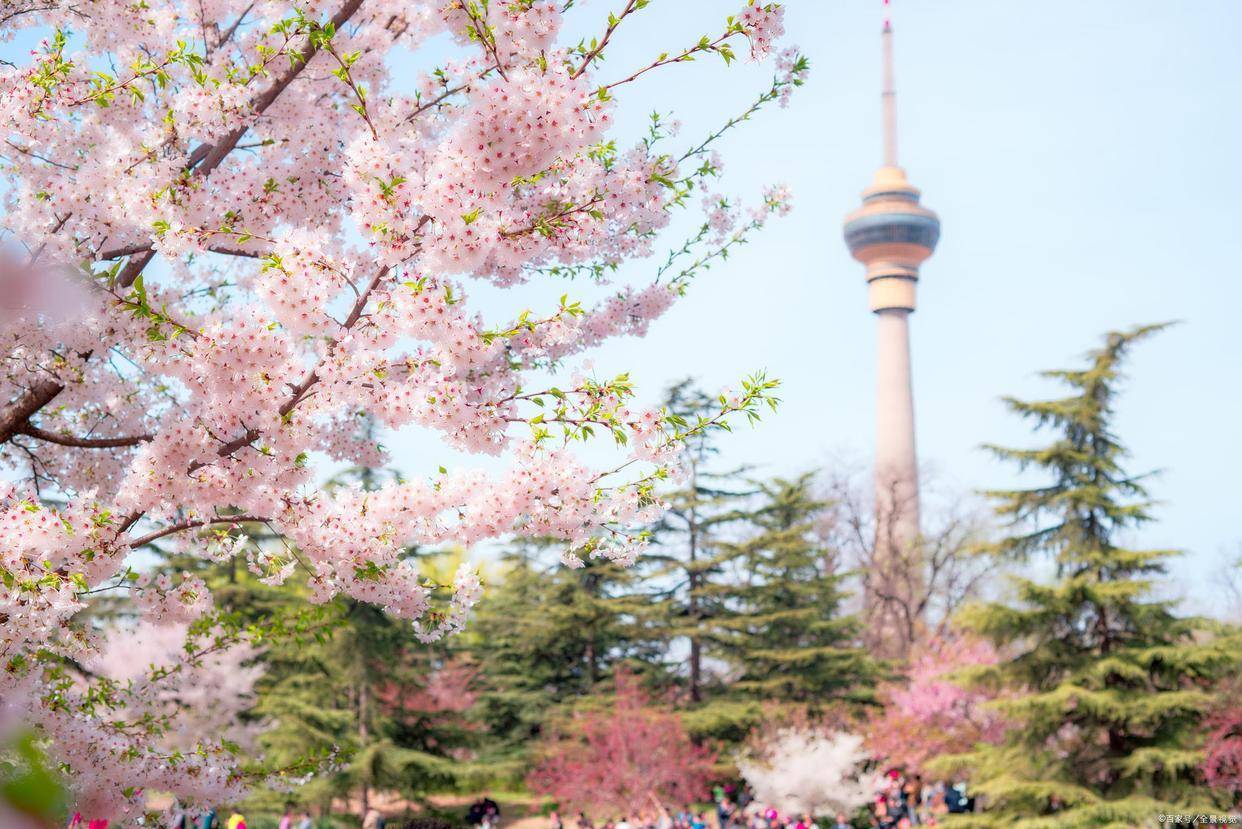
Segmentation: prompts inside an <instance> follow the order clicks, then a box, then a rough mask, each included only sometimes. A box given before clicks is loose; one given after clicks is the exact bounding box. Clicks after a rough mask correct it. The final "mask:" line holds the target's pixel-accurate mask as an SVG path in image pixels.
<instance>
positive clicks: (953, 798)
mask: <svg viewBox="0 0 1242 829" xmlns="http://www.w3.org/2000/svg"><path fill="white" fill-rule="evenodd" d="M974 810H975V801H974V798H971V797H967V795H966V787H965V786H964V785H962V784H960V783H958V784H950V783H946V782H944V781H943V780H940V781H936V782H934V783H930V784H928V783H925V782H924V781H923V778H922V777H921V776H920V775H918V774H912V775H910V776H908V777H907V776H906V775H903V774H902V773H901V772H900V771H899V770H897V769H892V770H890V771H889V772H888V773H887V774H885V775H884V782H883V784H882V785H881V786H880V788H879V790H878V791H877V792H876V794H875V800H874V801H873V802H872V803H871V809H870V812H871V815H870V817H871V827H873V829H910V827H913V826H936V825H937V824H938V823H940V821H941V820H942V819H943V818H944V816H945V815H950V814H961V813H964V812H973V811H974Z"/></svg>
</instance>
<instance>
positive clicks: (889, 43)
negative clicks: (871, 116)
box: [880, 0, 897, 167]
mask: <svg viewBox="0 0 1242 829" xmlns="http://www.w3.org/2000/svg"><path fill="white" fill-rule="evenodd" d="M880 40H881V42H882V43H883V47H884V48H883V51H884V89H883V91H882V92H881V93H880V97H881V100H882V102H883V105H884V166H885V167H896V166H897V88H896V84H895V83H894V81H893V19H892V0H884V29H883V30H882V31H881V34H880Z"/></svg>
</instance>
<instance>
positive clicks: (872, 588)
mask: <svg viewBox="0 0 1242 829" xmlns="http://www.w3.org/2000/svg"><path fill="white" fill-rule="evenodd" d="M859 478H860V476H859V475H857V474H838V475H830V476H829V477H828V478H827V480H826V482H825V486H826V496H825V500H827V501H828V502H829V504H830V508H829V511H828V516H827V518H826V521H825V524H824V527H823V532H824V533H825V535H826V536H827V538H826V539H825V540H826V542H827V546H828V547H829V548H830V549H834V550H839V551H841V552H840V556H841V560H840V561H839V562H837V565H838V566H839V567H845V568H849V569H852V570H853V571H854V572H855V573H856V575H857V578H858V585H859V588H860V590H859V593H860V595H861V599H862V608H861V610H862V613H863V619H864V622H865V624H864V629H863V636H864V641H865V643H866V644H867V645H868V646H869V647H871V648H872V649H873V650H874V651H875V652H876V653H878V654H880V655H883V656H886V657H890V658H895V659H905V658H906V657H907V656H908V655H909V654H910V652H911V649H912V648H913V647H914V646H915V645H916V644H918V643H919V642H921V641H924V640H926V639H927V638H930V637H937V636H943V635H945V634H946V633H947V632H948V629H949V626H950V623H951V621H952V617H953V614H954V613H955V612H956V611H957V609H958V608H959V607H961V606H962V604H963V603H964V602H966V601H967V600H969V599H971V598H973V597H975V596H977V595H979V593H980V592H981V588H982V587H983V585H984V582H985V579H986V578H987V577H988V576H989V575H990V574H992V573H993V572H994V569H995V564H994V562H993V560H992V559H991V558H990V557H987V556H983V555H981V554H980V552H979V551H980V548H981V542H982V541H983V539H984V538H985V536H986V534H987V526H988V525H987V522H986V520H985V518H984V517H983V516H982V514H981V513H980V511H979V510H977V509H972V508H971V507H970V505H969V504H968V503H967V501H966V500H965V499H963V498H961V497H957V498H953V499H950V500H948V502H947V503H946V504H945V505H943V506H940V507H933V508H932V509H927V508H926V507H925V508H924V510H923V529H922V532H921V533H920V534H919V535H918V536H917V537H916V538H915V539H914V540H912V541H909V540H906V539H904V538H903V537H902V535H901V533H900V531H899V530H898V529H897V528H899V527H900V526H901V523H902V522H901V520H900V519H901V516H900V515H899V514H895V513H896V511H898V510H901V509H902V502H901V500H900V499H899V498H897V497H896V493H893V494H892V496H891V497H889V498H887V499H885V500H886V501H887V503H888V504H890V505H891V510H892V511H893V512H892V513H890V512H888V511H887V510H886V514H885V515H882V516H879V517H878V518H877V514H876V509H875V500H874V498H873V497H868V496H867V495H865V494H864V493H865V492H867V491H869V490H870V487H865V486H862V485H861V482H860V480H859Z"/></svg>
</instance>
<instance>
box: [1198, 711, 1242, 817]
mask: <svg viewBox="0 0 1242 829" xmlns="http://www.w3.org/2000/svg"><path fill="white" fill-rule="evenodd" d="M1233 690H1235V691H1236V687H1235V688H1234V689H1233ZM1208 725H1209V727H1210V728H1211V731H1209V732H1208V735H1207V742H1206V745H1205V746H1204V759H1203V776H1204V778H1205V779H1206V780H1207V783H1208V785H1209V786H1211V787H1212V788H1214V789H1220V790H1222V791H1225V792H1228V793H1229V795H1230V796H1231V797H1233V799H1234V803H1235V804H1239V803H1242V705H1240V704H1239V703H1238V701H1237V697H1236V696H1234V695H1233V694H1229V697H1228V698H1227V701H1226V703H1225V707H1224V708H1223V709H1222V710H1220V711H1218V712H1217V713H1216V714H1215V715H1213V716H1212V717H1211V719H1209V720H1208Z"/></svg>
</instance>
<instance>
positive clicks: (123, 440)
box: [17, 422, 152, 449]
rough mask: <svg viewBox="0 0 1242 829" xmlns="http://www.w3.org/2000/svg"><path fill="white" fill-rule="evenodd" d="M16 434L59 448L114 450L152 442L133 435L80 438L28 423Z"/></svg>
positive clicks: (146, 438) (146, 437)
mask: <svg viewBox="0 0 1242 829" xmlns="http://www.w3.org/2000/svg"><path fill="white" fill-rule="evenodd" d="M17 432H18V434H22V435H29V436H30V437H32V438H38V439H39V440H42V441H46V442H47V443H56V444H59V445H61V446H76V447H78V448H81V449H115V448H117V447H120V446H137V445H138V444H140V443H148V442H149V441H151V440H152V436H151V435H133V436H131V437H120V438H80V437H75V436H74V435H63V434H60V433H58V432H49V431H48V430H47V429H40V428H39V427H38V426H35V425H34V424H33V423H29V422H28V423H25V424H23V425H22V426H20V427H19V428H18V429H17Z"/></svg>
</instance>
